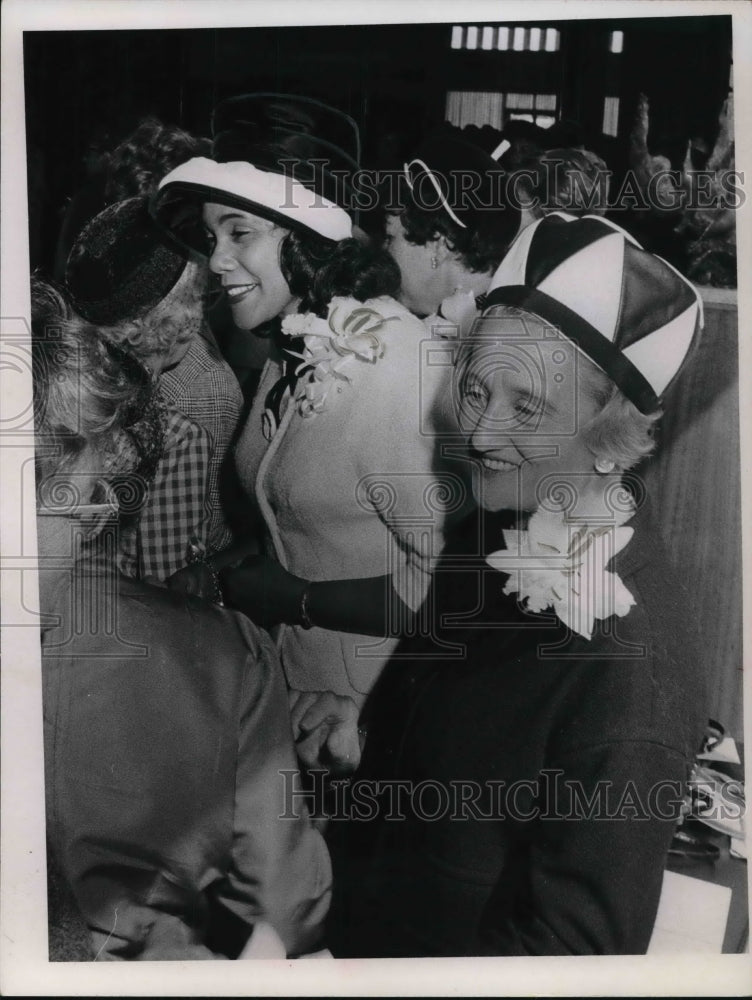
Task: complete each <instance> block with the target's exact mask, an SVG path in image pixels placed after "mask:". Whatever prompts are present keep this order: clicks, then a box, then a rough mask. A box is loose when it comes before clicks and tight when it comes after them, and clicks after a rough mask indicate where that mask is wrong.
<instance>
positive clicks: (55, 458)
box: [31, 278, 162, 490]
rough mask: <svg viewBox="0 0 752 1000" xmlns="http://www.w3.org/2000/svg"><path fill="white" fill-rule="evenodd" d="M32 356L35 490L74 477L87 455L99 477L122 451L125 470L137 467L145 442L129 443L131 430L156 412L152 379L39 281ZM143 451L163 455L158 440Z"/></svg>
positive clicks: (34, 284)
mask: <svg viewBox="0 0 752 1000" xmlns="http://www.w3.org/2000/svg"><path fill="white" fill-rule="evenodd" d="M31 351H32V377H33V400H34V426H35V433H36V443H37V447H36V455H35V460H36V470H37V489H38V490H39V488H40V487H41V486H42V484H43V483H44V481H45V480H46V479H49V477H50V476H57V475H60V474H61V473H65V472H68V471H70V470H71V469H73V468H74V467H75V466H76V464H77V463H78V461H79V459H80V458H81V456H82V455H83V454H84V452H85V451H86V450H87V449H88V448H93V449H94V450H95V451H96V453H97V455H98V458H97V461H98V462H99V463H100V464H101V470H102V471H103V472H105V471H106V468H107V466H108V465H114V464H115V461H114V458H113V456H116V455H118V454H120V453H122V452H124V451H129V452H132V459H131V461H130V463H129V464H130V466H131V469H134V468H135V466H136V464H137V463H138V462H142V460H143V458H144V455H145V451H146V448H145V441H141V440H136V439H134V438H133V437H132V435H130V434H129V428H131V427H133V426H135V425H136V424H137V422H139V421H143V420H144V419H145V418H146V416H147V415H148V414H149V413H151V412H152V411H154V408H155V405H156V402H155V401H156V397H155V388H154V382H153V380H152V377H151V375H150V373H149V372H148V371H147V369H146V368H145V367H144V366H143V365H142V364H141V363H140V362H139V361H138V360H137V359H136V358H135V357H134V356H133V355H132V354H131V353H130V352H128V351H126V350H123V349H122V348H119V347H117V346H116V345H114V344H112V343H110V342H109V341H107V340H106V339H104V338H102V337H101V336H99V334H98V331H97V329H96V327H93V326H92V325H91V324H89V323H86V322H85V321H84V320H81V319H80V318H79V317H77V316H76V315H75V314H74V313H73V312H72V311H71V309H70V307H69V305H68V303H67V302H66V300H65V299H64V297H63V296H62V295H61V294H60V292H58V291H57V290H56V289H54V288H53V287H52V286H50V285H48V284H46V283H45V282H43V281H41V279H38V278H33V279H32V339H31ZM149 444H150V448H151V450H153V451H158V452H159V453H161V446H162V443H161V440H153V441H151V442H150V443H149ZM152 464H153V463H152ZM120 465H121V467H122V465H123V463H122V462H120ZM129 471H130V470H129Z"/></svg>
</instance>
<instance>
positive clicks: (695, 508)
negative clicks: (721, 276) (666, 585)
mask: <svg viewBox="0 0 752 1000" xmlns="http://www.w3.org/2000/svg"><path fill="white" fill-rule="evenodd" d="M701 291H702V293H703V298H704V300H705V328H704V330H703V331H702V333H701V334H700V337H699V340H698V342H697V346H696V350H695V353H694V356H693V357H692V359H691V360H690V362H689V363H688V365H687V368H686V369H685V371H684V372H683V373H682V375H681V377H680V378H679V379H678V380H677V382H676V384H675V386H674V387H673V388H672V389H671V390H670V393H669V397H668V398H667V402H666V416H665V417H664V418H663V421H662V428H661V435H660V445H659V450H658V452H657V454H656V456H655V457H654V459H653V460H652V461H651V462H650V463H649V464H648V465H647V466H646V468H645V470H644V471H643V475H644V479H645V481H646V484H647V487H648V490H649V494H650V496H651V499H652V501H653V505H654V507H655V509H656V515H657V517H658V520H659V523H660V527H661V530H662V532H663V534H664V537H665V538H666V540H667V541H668V543H669V544H670V546H671V547H672V550H673V552H674V555H675V559H676V563H677V565H678V566H679V568H680V569H681V570H682V572H683V573H686V576H687V578H688V579H689V580H690V581H691V587H692V596H691V598H690V605H691V606H690V611H691V613H692V615H693V616H694V617H695V618H696V620H697V621H698V622H699V623H700V626H701V630H702V639H701V647H700V649H699V651H698V652H699V655H700V656H702V658H703V660H704V662H705V664H706V671H707V677H708V681H709V693H710V706H709V708H710V712H711V714H712V715H713V717H714V718H717V719H718V720H719V721H720V722H722V723H723V724H724V725H725V726H726V728H727V730H729V731H730V732H731V733H732V734H733V735H735V736H736V737H738V738H741V737H742V736H743V727H742V704H741V692H742V673H741V670H742V638H741V634H742V606H741V601H742V567H741V484H740V457H739V398H738V353H737V350H738V347H737V310H736V293H735V292H729V291H724V290H716V289H702V290H701Z"/></svg>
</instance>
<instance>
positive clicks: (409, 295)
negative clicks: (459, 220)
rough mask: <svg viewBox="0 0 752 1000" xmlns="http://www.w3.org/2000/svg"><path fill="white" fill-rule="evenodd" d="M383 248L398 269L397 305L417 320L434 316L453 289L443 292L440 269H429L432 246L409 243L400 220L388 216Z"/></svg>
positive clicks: (444, 286) (443, 282)
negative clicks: (398, 299)
mask: <svg viewBox="0 0 752 1000" xmlns="http://www.w3.org/2000/svg"><path fill="white" fill-rule="evenodd" d="M385 247H386V249H387V250H388V251H389V254H390V255H391V257H392V258H393V260H394V261H395V263H396V264H397V266H398V267H399V269H400V276H401V279H402V280H401V285H402V287H401V290H400V296H399V297H400V302H402V304H403V305H404V306H405V307H406V308H407V309H409V310H410V312H413V313H416V314H417V315H418V316H429V315H430V314H431V313H435V312H436V311H437V310H438V308H439V306H440V305H441V302H442V299H444V298H445V297H446V296H447V295H448V294H450V293H451V291H453V289H451V288H450V289H449V290H448V291H447V282H446V275H445V273H444V269H443V268H442V267H432V266H431V261H432V259H433V258H434V256H435V250H434V247H433V243H432V242H429V243H426V244H424V245H422V246H421V245H420V244H417V243H410V241H409V240H408V239H407V237H406V235H405V227H404V226H403V225H402V220H401V219H400V217H399V216H398V215H388V216H387V221H386V241H385Z"/></svg>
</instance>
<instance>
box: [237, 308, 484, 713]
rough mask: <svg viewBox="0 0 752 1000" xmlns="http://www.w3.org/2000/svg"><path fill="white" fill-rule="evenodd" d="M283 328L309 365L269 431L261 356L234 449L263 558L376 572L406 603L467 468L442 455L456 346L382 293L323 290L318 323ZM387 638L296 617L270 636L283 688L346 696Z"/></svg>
mask: <svg viewBox="0 0 752 1000" xmlns="http://www.w3.org/2000/svg"><path fill="white" fill-rule="evenodd" d="M283 329H284V330H285V332H287V333H290V334H292V335H295V334H298V335H302V336H304V337H305V343H306V348H305V351H304V352H303V353H304V355H305V360H306V361H308V362H309V363H310V364H312V365H313V366H314V367H313V371H309V372H308V373H307V374H302V375H301V377H300V379H299V380H298V383H297V385H296V387H295V392H294V396H295V398H294V399H290V397H289V394H288V397H287V399H286V401H285V403H284V404H283V407H282V409H283V413H282V416H281V419H280V423H279V427H277V428H276V430H275V431H274V432H273V433H272V434H271V439H270V440H268V439H267V437H265V436H264V426H265V425H266V433H267V436H268V435H269V430H270V429H269V420H268V414H267V415H266V416H265V400H266V397H267V393H268V392H269V389H270V388H271V387H272V386H273V385H274V383H275V382H276V380H277V379H278V378H279V377H280V375H281V372H282V368H281V364H280V362H279V361H278V360H270V361H269V363H268V364H267V366H266V369H265V370H264V373H263V375H262V379H261V384H260V386H259V391H258V394H257V396H256V400H255V403H254V406H253V408H252V410H251V413H250V416H249V419H248V422H247V424H246V427H245V429H244V432H243V434H242V436H241V439H240V441H239V444H238V448H237V454H236V460H237V465H238V475H239V478H240V480H241V483H242V484H243V486H244V488H245V490H246V491H247V492H248V494H249V495H251V496H254V497H255V501H256V503H257V504H258V507H259V509H260V512H261V514H262V516H263V518H264V521H265V524H266V529H267V532H268V551H269V554H271V555H274V556H275V557H276V558H277V559H278V560H279V561H280V563H281V564H282V565H283V566H285V567H286V568H287V569H288V570H289V571H290V572H291V573H294V574H295V575H296V576H300V577H303V578H304V579H307V580H311V581H314V582H315V581H324V580H337V579H345V580H346V579H360V578H364V577H380V576H387V575H388V576H390V577H391V581H392V585H393V587H394V589H395V591H396V592H397V594H398V595H399V597H400V598H401V599H402V601H403V603H404V604H406V605H407V606H408V607H409V608H410V609H411V610H412V611H418V609H419V608H420V607H421V605H422V603H423V601H424V598H425V596H426V593H427V591H428V586H429V583H430V579H431V571H432V566H433V562H434V560H435V559H436V557H437V556H438V555H439V553H440V552H441V549H442V547H443V544H444V533H445V528H446V522H447V518H448V517H449V516H452V515H455V514H456V513H458V512H459V511H460V510H463V509H467V506H468V503H469V491H468V489H467V485H466V483H465V478H464V469H465V468H466V466H464V465H463V464H462V463H460V462H457V461H452V460H451V457H450V456H449V452H450V451H451V450H452V449H453V450H454V451H455V453H456V452H457V450H458V449H459V448H460V447H461V445H460V442H459V440H458V435H457V432H456V426H455V424H454V419H453V409H454V408H453V406H452V405H451V399H452V365H453V362H454V360H455V352H456V347H457V344H456V342H454V341H447V340H441V339H432V338H431V337H430V335H429V334H427V332H426V329H425V327H424V326H423V324H422V323H421V322H420V321H419V320H418V319H417V318H416V317H414V316H413V315H412V314H411V313H409V312H408V311H407V310H406V309H404V308H403V307H402V306H401V305H399V304H398V303H397V302H395V301H394V300H393V299H390V298H379V299H372V300H370V301H369V302H367V303H365V304H362V303H359V302H356V301H355V300H354V299H338V298H335V299H333V300H332V303H331V305H330V309H329V321H328V322H327V321H326V320H322V319H320V318H318V317H315V316H311V315H308V316H295V317H290V318H289V319H288V320H286V321H285V324H284V327H283ZM418 627H420V616H419V618H418ZM396 641H397V640H396V639H391V638H375V637H373V636H365V635H355V634H349V633H340V632H332V631H328V630H324V629H320V628H315V627H314V628H312V629H310V630H306V629H303V628H302V627H299V626H282V627H281V628H280V630H279V635H278V642H279V649H280V653H281V657H282V663H283V666H284V669H285V672H286V674H287V679H288V683H289V684H290V686H291V687H295V688H299V689H301V690H332V691H335V692H337V693H339V694H346V695H350V696H351V697H353V698H354V699H355V700H356V701H358V702H362V700H363V699H364V697H365V695H366V694H367V692H368V691H369V690H370V688H371V686H372V685H373V683H374V681H375V680H376V677H377V676H378V674H379V672H380V671H381V669H382V667H383V665H384V664H385V663H386V661H387V660H388V658H389V656H390V654H391V653H392V651H393V650H394V648H395V645H396Z"/></svg>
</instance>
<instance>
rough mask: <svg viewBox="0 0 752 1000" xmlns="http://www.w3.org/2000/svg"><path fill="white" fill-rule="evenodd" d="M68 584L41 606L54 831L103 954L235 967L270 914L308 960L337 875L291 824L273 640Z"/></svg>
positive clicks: (155, 603) (224, 614) (87, 579)
mask: <svg viewBox="0 0 752 1000" xmlns="http://www.w3.org/2000/svg"><path fill="white" fill-rule="evenodd" d="M74 582H75V586H70V585H69V584H66V585H63V586H61V587H60V588H59V589H58V590H57V592H56V594H55V597H54V600H53V606H52V607H49V608H45V609H44V610H45V612H47V613H49V614H50V615H52V616H53V620H54V617H55V616H57V618H58V620H59V622H60V624H59V625H58V627H56V628H55V627H53V628H50V629H48V630H46V631H45V632H44V635H43V648H42V652H43V657H42V672H43V696H44V735H45V771H46V791H47V830H48V837H49V840H50V842H51V844H52V848H53V850H54V852H55V855H56V858H57V861H58V864H59V868H60V869H61V871H62V873H63V875H64V877H65V879H66V880H67V882H68V883H69V885H70V886H71V888H72V890H73V894H74V896H75V899H76V901H77V903H78V905H79V907H80V908H81V910H82V912H83V915H84V917H85V919H86V922H87V923H88V926H89V929H90V931H91V933H92V935H93V941H94V948H95V951H97V952H98V953H99V957H100V958H110V959H117V958H140V959H147V958H148V959H153V958H160V959H179V958H212V957H223V954H224V955H227V956H228V957H234V953H236V952H237V951H239V950H240V948H241V947H242V945H243V944H244V943H245V941H246V939H247V938H248V936H249V934H250V932H251V930H252V928H253V925H254V923H255V922H256V921H257V920H259V919H263V920H266V921H267V922H269V923H271V924H272V925H273V926H274V928H275V929H276V930H277V932H278V933H279V934H280V936H281V937H282V939H283V941H284V943H285V945H286V947H287V949H288V952H289V953H300V952H304V951H310V950H312V949H313V948H314V947H315V946H316V945H317V944H318V942H319V938H320V934H321V930H322V927H323V918H324V915H325V913H326V909H327V906H328V902H329V892H330V874H331V871H330V865H329V858H328V856H327V851H326V847H325V845H324V843H323V841H322V839H321V836H320V834H319V833H317V832H316V831H315V830H314V829H313V828H312V827H311V825H310V822H309V820H308V816H307V814H306V812H305V810H304V808H303V809H298V810H297V811H296V814H295V816H288V817H285V818H282V816H281V814H282V812H283V805H284V784H285V782H286V781H288V780H290V778H289V776H290V775H292V774H294V773H296V758H295V753H294V750H293V746H292V736H291V727H290V717H289V710H288V703H287V692H286V687H285V683H284V678H283V676H282V672H281V667H280V664H279V659H278V657H277V655H276V652H275V650H274V647H273V645H272V643H271V640H270V639H269V637H268V636H267V635H266V634H265V633H263V632H262V631H260V630H259V629H257V628H256V627H255V626H254V625H252V624H251V623H250V622H249V621H248V620H247V619H245V618H243V616H242V615H238V614H235V613H234V612H231V611H225V610H223V609H220V608H215V607H212V606H209V605H206V604H204V603H202V602H201V601H198V600H197V599H195V598H184V597H182V596H179V595H176V594H173V593H171V592H169V591H167V590H162V589H160V588H155V587H149V586H147V585H145V584H142V583H139V582H137V581H133V580H130V579H127V578H125V577H123V576H119V575H116V574H114V573H113V572H111V571H109V570H104V569H103V568H102V567H101V566H97V565H89V566H87V565H86V564H79V567H78V572H77V573H76V574H75V576H74ZM81 610H83V615H82V614H81V613H80V612H81ZM285 771H286V772H287V773H288V777H287V778H286V777H285V775H284V773H283V772H285ZM207 946H208V947H207ZM214 952H217V953H219V954H218V955H216V956H215V954H214Z"/></svg>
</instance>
